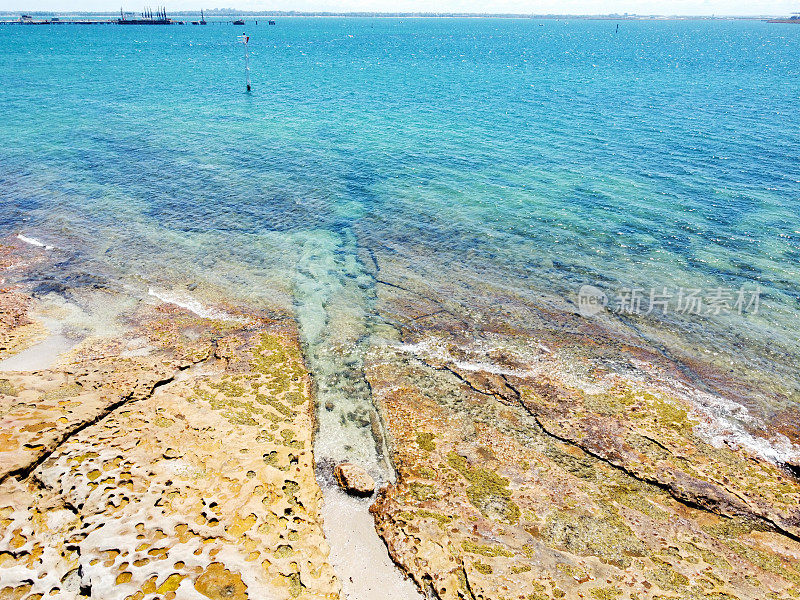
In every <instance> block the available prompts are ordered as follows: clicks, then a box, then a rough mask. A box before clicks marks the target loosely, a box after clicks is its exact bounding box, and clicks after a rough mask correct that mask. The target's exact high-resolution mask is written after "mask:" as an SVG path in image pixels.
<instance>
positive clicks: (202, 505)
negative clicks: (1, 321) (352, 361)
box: [0, 306, 339, 600]
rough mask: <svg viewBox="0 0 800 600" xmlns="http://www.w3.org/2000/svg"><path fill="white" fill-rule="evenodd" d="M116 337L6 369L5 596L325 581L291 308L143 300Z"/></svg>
mask: <svg viewBox="0 0 800 600" xmlns="http://www.w3.org/2000/svg"><path fill="white" fill-rule="evenodd" d="M127 337H131V338H133V337H138V338H141V337H145V338H146V339H147V340H149V344H150V350H149V352H148V355H147V356H136V357H130V358H123V357H122V356H121V349H123V348H124V347H125V346H126V344H125V343H124V342H125V339H122V340H120V339H114V340H91V341H87V342H85V343H84V344H83V345H82V346H80V347H79V348H78V349H76V350H75V351H73V352H72V353H71V354H70V355H69V356H68V357H67V358H65V359H64V360H63V361H62V366H60V367H58V368H54V369H53V370H50V371H44V372H40V373H19V374H13V375H9V378H8V380H9V382H10V383H9V385H13V386H14V389H15V390H17V391H18V395H17V396H14V397H11V396H8V395H4V396H3V400H2V401H3V404H2V410H3V415H2V416H3V423H4V424H7V425H9V426H11V425H14V427H15V428H14V429H4V430H2V432H1V433H0V435H4V436H11V437H9V440H8V445H9V446H10V445H12V443H13V444H14V449H12V451H11V452H10V454H9V457H10V458H9V459H8V460H6V463H8V465H7V468H6V471H5V473H6V476H5V479H4V481H3V482H2V484H0V515H1V516H2V518H1V519H0V581H2V582H3V584H2V585H0V597H3V598H5V597H7V596H9V594H10V595H11V596H10V597H20V598H29V599H31V600H32V599H34V598H41V597H42V596H48V595H50V594H54V593H55V594H60V595H61V596H62V597H78V596H79V595H80V594H85V593H91V594H92V595H95V596H99V597H103V598H105V599H109V600H110V599H113V598H120V599H128V600H141V599H143V598H145V597H152V595H154V594H155V595H157V596H158V597H163V598H165V599H171V598H176V597H179V596H184V595H186V594H187V593H189V590H191V591H192V593H193V594H194V595H195V597H196V595H197V594H200V595H201V596H203V597H207V598H254V597H264V595H265V594H266V595H268V596H269V597H274V598H286V599H290V598H301V599H302V598H307V599H311V598H317V599H334V598H338V596H339V583H338V581H337V579H336V576H335V574H334V573H333V569H332V568H331V567H330V565H329V564H328V562H327V544H326V542H325V539H324V537H323V534H322V528H321V517H320V508H321V507H320V504H321V493H320V490H319V487H318V485H317V482H316V480H315V478H314V466H313V456H312V453H311V451H312V448H311V436H312V433H313V421H314V418H313V401H312V396H311V382H310V379H309V377H308V375H307V373H306V370H305V368H304V365H303V360H302V356H301V354H300V348H299V343H298V340H297V335H296V332H295V331H294V330H293V328H292V325H291V321H289V320H285V319H284V320H278V321H270V320H266V319H262V318H259V317H249V318H248V319H247V322H246V323H238V324H236V323H234V324H232V323H230V322H219V321H214V320H211V319H202V318H199V317H196V316H193V315H190V314H188V313H186V312H185V311H180V310H177V309H176V308H174V307H164V306H159V307H155V308H154V309H149V308H146V307H145V308H142V309H140V310H139V313H138V314H137V315H136V316H135V321H134V322H133V324H132V331H131V332H130V333H129V334H127V336H126V339H127ZM97 356H103V359H102V360H101V361H100V362H97V361H96V360H95V357H97ZM4 389H5V388H4ZM29 421H30V425H29V426H23V427H16V426H17V425H19V424H21V423H25V422H29ZM34 425H35V426H34ZM4 454H7V453H6V452H3V453H0V458H2V457H3V455H4ZM267 457H269V460H266V459H267ZM12 459H13V460H12ZM54 511H56V512H54ZM57 511H60V512H57ZM56 514H59V515H61V514H63V518H60V519H58V520H54V517H53V516H52V515H56Z"/></svg>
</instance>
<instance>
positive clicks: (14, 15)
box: [0, 9, 786, 21]
mask: <svg viewBox="0 0 800 600" xmlns="http://www.w3.org/2000/svg"><path fill="white" fill-rule="evenodd" d="M129 12H131V11H129ZM132 12H135V11H132ZM23 13H24V14H27V15H31V16H33V17H49V16H59V17H61V16H68V17H87V18H108V17H115V18H116V17H117V16H118V15H119V12H117V11H108V12H74V11H61V12H60V11H25V10H18V11H8V10H6V11H0V19H9V18H11V19H18V18H19V16H20V15H21V14H23ZM169 14H170V16H176V17H188V16H196V15H199V14H200V13H199V11H170V12H169ZM205 15H206V16H207V17H211V18H225V17H353V18H365V17H368V18H493V19H552V20H558V19H583V20H615V21H761V20H767V19H775V20H778V19H781V20H782V19H786V17H785V15H728V16H716V15H635V14H621V15H620V14H607V15H572V14H522V13H450V12H443V13H437V12H396V13H390V12H324V11H323V12H314V11H311V12H303V11H242V10H220V9H212V10H206V11H205Z"/></svg>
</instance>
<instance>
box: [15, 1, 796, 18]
mask: <svg viewBox="0 0 800 600" xmlns="http://www.w3.org/2000/svg"><path fill="white" fill-rule="evenodd" d="M120 3H121V4H122V6H124V7H125V10H129V11H139V10H141V8H142V6H144V5H148V6H157V5H161V4H165V5H166V7H167V11H170V10H199V9H200V8H206V9H208V8H214V7H227V6H232V7H234V8H239V9H242V10H265V11H266V10H270V9H271V10H299V11H376V12H387V11H391V12H406V11H408V12H413V11H425V12H496V13H502V12H507V13H539V14H542V13H560V14H565V13H569V14H606V13H613V12H617V13H625V12H628V13H638V14H674V15H712V14H714V15H766V14H775V15H784V14H785V15H788V14H790V13H792V12H795V11H800V0H761V1H759V0H755V1H754V0H122V1H121V0H0V10H4V11H12V10H26V11H36V10H43V11H45V10H47V11H67V10H71V11H110V10H119V5H120Z"/></svg>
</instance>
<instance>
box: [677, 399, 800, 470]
mask: <svg viewBox="0 0 800 600" xmlns="http://www.w3.org/2000/svg"><path fill="white" fill-rule="evenodd" d="M687 395H688V397H689V398H688V399H689V400H690V402H691V403H692V405H693V406H694V407H695V408H696V409H697V411H698V412H699V413H701V415H702V416H703V417H705V418H704V419H703V421H702V422H701V423H700V424H699V425H698V426H697V427H696V431H697V433H698V434H699V435H701V436H702V437H703V438H705V439H706V441H708V443H709V444H711V445H712V446H714V447H715V448H721V447H722V446H729V447H732V448H744V449H746V450H748V451H749V452H751V453H753V454H755V455H756V456H760V457H761V458H763V459H764V460H767V461H770V462H773V463H786V462H789V461H796V460H798V459H800V447H798V446H797V445H796V444H793V443H792V442H791V441H790V440H789V438H787V437H786V436H784V435H782V434H773V435H772V436H771V437H770V438H766V437H762V436H757V435H753V434H752V433H750V432H749V431H747V430H746V429H745V427H744V424H752V425H756V426H757V425H758V419H756V418H755V417H753V415H751V414H750V412H749V411H748V410H747V407H745V406H743V405H741V404H739V403H738V402H734V401H733V400H728V399H727V398H721V397H719V396H715V395H713V394H708V393H705V392H701V391H699V390H692V391H691V392H690V393H689V394H687Z"/></svg>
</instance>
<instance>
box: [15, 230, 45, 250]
mask: <svg viewBox="0 0 800 600" xmlns="http://www.w3.org/2000/svg"><path fill="white" fill-rule="evenodd" d="M17 239H18V240H19V241H21V242H25V243H26V244H30V245H31V246H36V247H37V248H44V249H45V250H52V249H53V247H52V246H48V245H46V244H43V243H42V242H40V241H39V240H37V239H36V238H32V237H28V236H26V235H22V234H21V233H18V234H17Z"/></svg>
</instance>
